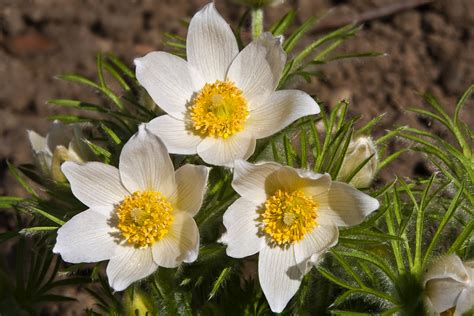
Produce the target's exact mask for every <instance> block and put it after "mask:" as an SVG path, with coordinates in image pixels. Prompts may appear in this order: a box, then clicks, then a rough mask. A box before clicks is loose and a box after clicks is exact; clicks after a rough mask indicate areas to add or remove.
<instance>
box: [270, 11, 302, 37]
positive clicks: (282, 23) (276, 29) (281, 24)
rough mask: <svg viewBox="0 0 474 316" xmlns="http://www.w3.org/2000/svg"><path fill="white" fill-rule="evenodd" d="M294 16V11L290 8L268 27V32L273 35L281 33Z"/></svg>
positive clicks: (289, 24)
mask: <svg viewBox="0 0 474 316" xmlns="http://www.w3.org/2000/svg"><path fill="white" fill-rule="evenodd" d="M295 18H296V11H295V10H293V9H291V10H290V11H288V13H287V14H285V15H284V16H283V17H282V18H281V19H280V20H279V21H277V22H276V23H275V24H273V25H272V26H271V27H270V32H271V33H272V34H273V35H274V36H278V35H282V34H283V33H285V31H286V30H287V29H288V28H289V27H290V26H291V24H292V23H293V21H294V20H295Z"/></svg>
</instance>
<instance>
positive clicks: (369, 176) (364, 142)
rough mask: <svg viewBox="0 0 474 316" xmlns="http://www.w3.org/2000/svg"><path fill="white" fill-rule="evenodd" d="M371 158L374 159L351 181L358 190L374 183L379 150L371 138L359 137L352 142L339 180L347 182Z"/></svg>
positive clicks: (338, 177) (338, 176)
mask: <svg viewBox="0 0 474 316" xmlns="http://www.w3.org/2000/svg"><path fill="white" fill-rule="evenodd" d="M370 156H372V158H371V159H370V160H369V161H368V162H367V163H366V164H365V165H364V166H363V167H362V169H360V170H359V172H357V173H356V175H355V176H354V177H353V178H352V179H351V180H350V181H349V183H350V184H352V185H353V186H355V187H356V188H367V187H368V186H370V184H371V183H372V180H373V179H374V177H375V174H376V172H377V163H378V157H377V150H376V149H375V145H374V141H373V140H372V138H370V137H359V138H357V139H355V140H351V142H350V143H349V146H348V148H347V152H346V156H345V157H344V161H343V162H342V165H341V170H340V171H339V174H338V175H337V180H340V181H345V182H346V181H347V178H348V177H349V176H350V175H351V174H352V173H353V172H354V170H356V168H358V167H359V166H360V165H361V164H362V163H363V162H364V161H365V160H366V159H368V158H369V157H370Z"/></svg>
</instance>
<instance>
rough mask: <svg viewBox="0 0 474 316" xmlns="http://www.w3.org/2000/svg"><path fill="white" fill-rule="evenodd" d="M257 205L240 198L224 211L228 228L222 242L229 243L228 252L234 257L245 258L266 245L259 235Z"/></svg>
mask: <svg viewBox="0 0 474 316" xmlns="http://www.w3.org/2000/svg"><path fill="white" fill-rule="evenodd" d="M257 207H258V205H256V204H255V203H254V202H251V201H248V200H246V199H244V198H239V199H237V201H235V202H234V203H232V205H231V206H230V207H229V208H228V209H227V211H225V213H224V226H225V228H226V229H227V232H225V233H224V234H223V235H222V237H221V238H220V242H222V243H224V244H226V245H227V249H226V253H227V255H228V256H230V257H232V258H243V257H247V256H251V255H253V254H256V253H257V252H259V251H260V249H262V247H263V246H264V245H265V239H264V238H262V237H259V236H258V222H257V218H258V217H259V214H258V213H257Z"/></svg>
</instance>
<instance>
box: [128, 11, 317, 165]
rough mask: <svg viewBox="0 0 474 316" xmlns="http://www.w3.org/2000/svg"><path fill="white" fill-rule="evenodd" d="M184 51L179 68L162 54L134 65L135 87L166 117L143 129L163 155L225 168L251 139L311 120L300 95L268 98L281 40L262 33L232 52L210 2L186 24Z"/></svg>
mask: <svg viewBox="0 0 474 316" xmlns="http://www.w3.org/2000/svg"><path fill="white" fill-rule="evenodd" d="M186 52H187V61H185V60H184V59H181V58H179V57H176V56H174V55H171V54H168V53H165V52H152V53H149V54H148V55H146V56H145V57H143V58H138V59H136V60H135V64H136V75H137V79H138V81H139V82H140V83H141V84H142V85H143V87H145V89H146V90H147V91H148V93H149V94H150V96H151V97H152V98H153V100H154V101H155V102H156V103H157V104H158V106H159V107H161V108H162V109H163V110H164V111H165V112H166V113H167V115H163V116H160V117H157V118H155V119H154V120H152V121H151V122H150V130H151V131H152V132H154V133H155V134H156V135H158V136H159V137H160V138H161V139H162V140H163V142H164V143H165V144H166V147H167V148H168V150H169V152H171V153H176V154H187V155H189V154H196V153H197V154H198V155H199V156H200V157H201V158H202V159H203V160H204V161H205V162H207V163H209V164H213V165H220V166H232V163H233V161H234V160H235V159H244V160H246V159H247V158H249V157H250V156H251V155H252V153H253V152H254V151H255V144H256V139H260V138H265V137H268V136H270V135H272V134H274V133H276V132H278V131H280V130H281V129H283V128H284V127H286V126H288V125H289V124H290V123H292V122H293V121H295V120H296V119H298V118H300V117H303V116H306V115H310V114H316V113H319V107H318V105H317V104H316V102H315V101H314V100H313V99H312V98H311V97H310V96H309V95H308V94H306V93H304V92H302V91H299V90H282V91H275V90H276V88H277V85H278V82H279V80H280V76H281V73H282V70H283V67H284V66H285V62H286V54H285V52H284V51H283V49H282V47H281V40H280V39H279V38H275V37H273V36H272V35H271V34H269V33H266V34H263V35H262V36H261V37H260V38H259V39H258V40H256V41H254V42H252V43H250V44H249V45H248V46H247V47H245V48H244V49H243V50H242V51H241V52H240V53H239V50H238V46H237V41H236V39H235V37H234V34H233V33H232V30H231V28H230V27H229V25H228V24H227V23H226V22H225V21H224V19H223V18H222V17H221V16H220V15H219V13H218V12H217V11H216V9H215V7H214V4H213V3H209V4H208V5H207V6H205V7H204V8H203V9H202V10H201V11H199V12H198V13H196V15H194V17H193V18H192V20H191V23H190V25H189V31H188V37H187V41H186Z"/></svg>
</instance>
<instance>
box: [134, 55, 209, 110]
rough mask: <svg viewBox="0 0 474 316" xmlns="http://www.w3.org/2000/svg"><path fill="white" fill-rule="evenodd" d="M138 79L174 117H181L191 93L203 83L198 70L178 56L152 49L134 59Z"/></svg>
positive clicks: (151, 95)
mask: <svg viewBox="0 0 474 316" xmlns="http://www.w3.org/2000/svg"><path fill="white" fill-rule="evenodd" d="M134 62H135V65H136V70H135V71H136V76H137V80H138V82H140V84H141V85H142V86H143V87H144V88H145V89H146V91H147V92H148V94H149V95H150V97H151V98H152V99H153V101H155V103H156V104H157V105H158V106H159V107H160V108H162V109H163V110H165V111H166V112H167V113H168V114H170V115H171V116H173V117H175V118H184V115H185V113H186V105H187V104H188V102H189V101H190V100H191V98H192V96H193V93H195V92H196V91H198V90H199V89H201V88H202V86H203V85H204V81H203V79H202V78H201V76H200V75H199V73H198V72H197V71H196V70H195V69H193V68H192V67H190V66H189V65H188V63H187V62H186V61H185V60H184V59H182V58H179V57H177V56H174V55H171V54H168V53H165V52H151V53H148V54H147V55H146V56H145V57H142V58H137V59H135V61H134Z"/></svg>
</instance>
